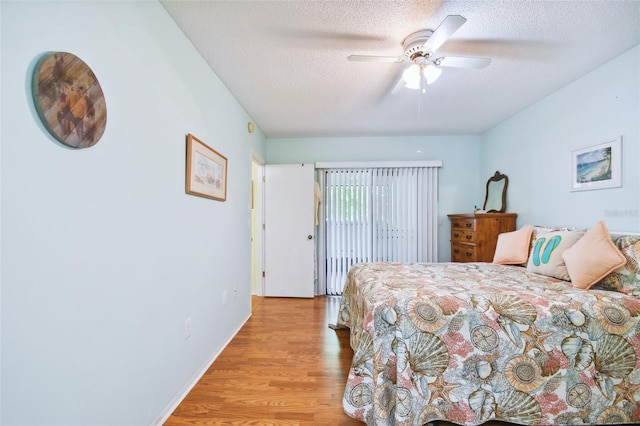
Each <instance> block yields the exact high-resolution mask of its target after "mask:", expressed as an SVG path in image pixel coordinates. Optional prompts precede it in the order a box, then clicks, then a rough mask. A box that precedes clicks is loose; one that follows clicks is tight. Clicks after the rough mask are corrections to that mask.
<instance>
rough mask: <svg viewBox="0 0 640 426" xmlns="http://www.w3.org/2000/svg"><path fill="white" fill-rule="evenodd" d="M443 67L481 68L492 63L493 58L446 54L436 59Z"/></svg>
mask: <svg viewBox="0 0 640 426" xmlns="http://www.w3.org/2000/svg"><path fill="white" fill-rule="evenodd" d="M436 62H437V63H438V65H440V66H441V67H452V68H476V69H481V68H484V67H486V66H487V65H489V64H490V63H491V58H470V57H465V56H446V57H444V58H440V59H438V60H437V61H436Z"/></svg>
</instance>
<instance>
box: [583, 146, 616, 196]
mask: <svg viewBox="0 0 640 426" xmlns="http://www.w3.org/2000/svg"><path fill="white" fill-rule="evenodd" d="M621 149H622V137H620V136H618V137H616V138H614V139H611V140H608V141H606V142H603V143H600V144H598V145H594V146H590V147H587V148H582V149H578V150H576V151H573V152H572V153H571V191H588V190H592V189H605V188H617V187H620V186H622V151H621Z"/></svg>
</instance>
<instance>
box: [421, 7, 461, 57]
mask: <svg viewBox="0 0 640 426" xmlns="http://www.w3.org/2000/svg"><path fill="white" fill-rule="evenodd" d="M465 22H467V20H466V19H465V18H463V17H462V16H460V15H449V16H447V17H446V18H444V20H443V21H442V23H441V24H440V25H439V26H438V28H436V30H435V31H434V32H433V34H431V37H429V40H427V42H426V43H425V44H424V46H423V47H422V50H423V51H431V52H435V51H436V50H438V49H439V48H440V46H442V44H443V43H444V42H445V41H447V40H448V39H449V37H451V36H452V35H453V33H455V32H456V31H458V28H460V27H461V26H462V25H463V24H464V23H465Z"/></svg>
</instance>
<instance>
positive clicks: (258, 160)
mask: <svg viewBox="0 0 640 426" xmlns="http://www.w3.org/2000/svg"><path fill="white" fill-rule="evenodd" d="M254 165H255V166H257V176H255V179H254V174H253V168H254ZM264 166H265V161H264V159H263V158H262V157H261V156H260V155H259V154H258V153H256V152H255V151H253V150H252V151H251V182H252V197H253V198H252V200H251V201H252V202H253V203H255V204H253V205H250V206H249V207H250V209H251V218H250V219H249V220H250V223H251V226H250V227H251V238H252V239H255V241H252V243H251V277H252V279H251V294H252V295H255V296H261V297H262V296H264V275H263V273H264ZM254 214H255V216H256V219H257V220H254V217H253V216H254ZM254 244H255V250H254ZM254 274H255V277H256V281H255V282H256V285H255V288H254V285H253V284H254V281H253V276H254Z"/></svg>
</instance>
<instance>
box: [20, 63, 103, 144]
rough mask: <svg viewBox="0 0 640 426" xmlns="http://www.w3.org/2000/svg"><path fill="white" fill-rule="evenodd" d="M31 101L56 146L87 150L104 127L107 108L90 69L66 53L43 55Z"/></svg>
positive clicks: (100, 135)
mask: <svg viewBox="0 0 640 426" xmlns="http://www.w3.org/2000/svg"><path fill="white" fill-rule="evenodd" d="M33 98H34V103H35V106H36V110H37V111H38V115H40V119H41V120H42V123H43V124H44V126H45V127H46V128H47V130H48V131H49V133H51V135H52V136H53V137H54V138H56V140H58V141H59V142H61V143H63V144H65V145H67V146H69V147H71V148H89V147H91V146H93V145H95V144H96V143H98V141H99V140H100V138H101V137H102V134H103V133H104V129H105V127H106V126H107V105H106V103H105V100H104V94H103V93H102V88H101V87H100V83H98V79H97V78H96V76H95V74H94V73H93V71H91V68H89V67H88V66H87V64H85V63H84V62H83V61H82V60H81V59H80V58H78V57H77V56H75V55H73V54H71V53H67V52H52V53H48V54H46V55H45V56H44V57H42V59H40V61H38V64H37V65H36V69H35V72H34V75H33Z"/></svg>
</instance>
